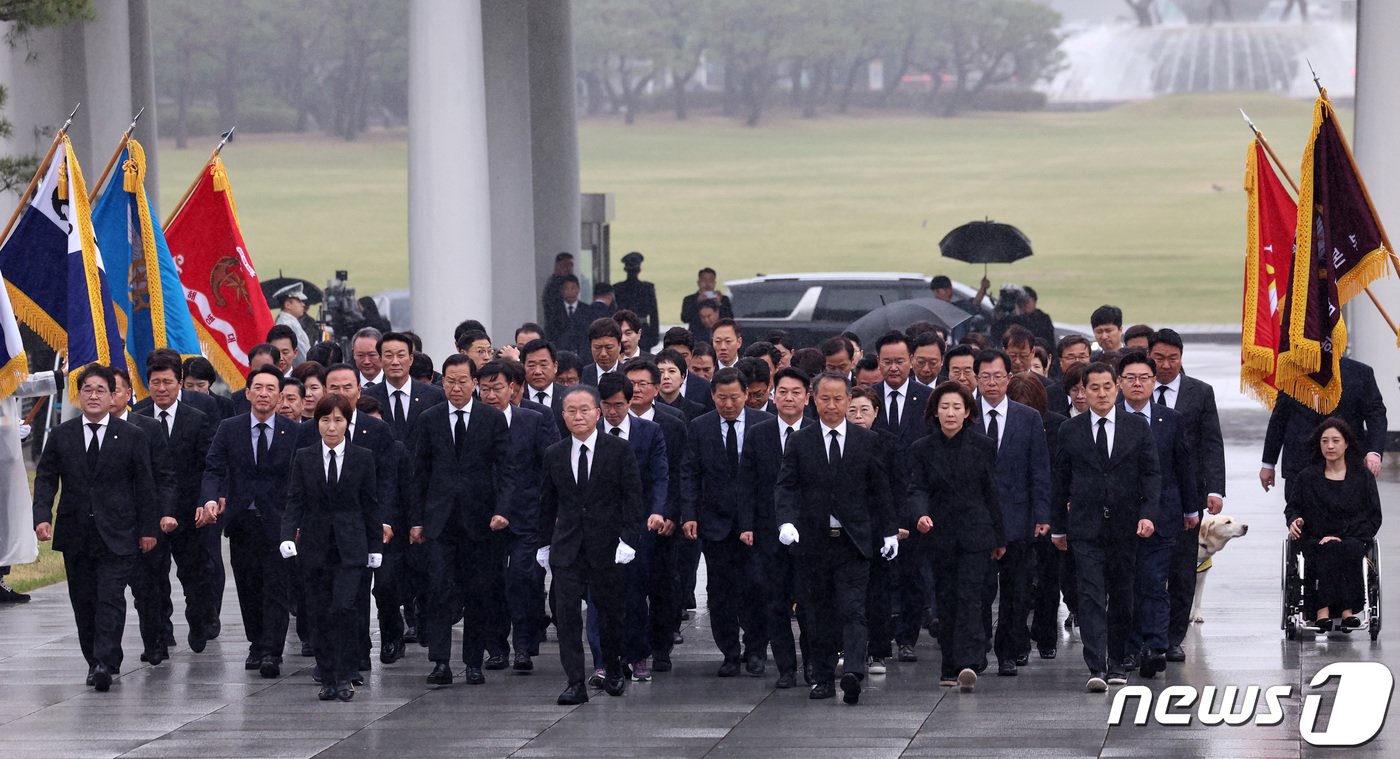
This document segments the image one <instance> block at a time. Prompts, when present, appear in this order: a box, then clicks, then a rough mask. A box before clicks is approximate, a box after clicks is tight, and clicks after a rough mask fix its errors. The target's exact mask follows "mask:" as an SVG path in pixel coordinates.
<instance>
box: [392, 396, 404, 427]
mask: <svg viewBox="0 0 1400 759" xmlns="http://www.w3.org/2000/svg"><path fill="white" fill-rule="evenodd" d="M403 423H404V417H403V391H402V390H395V391H394V424H398V425H402V424H403Z"/></svg>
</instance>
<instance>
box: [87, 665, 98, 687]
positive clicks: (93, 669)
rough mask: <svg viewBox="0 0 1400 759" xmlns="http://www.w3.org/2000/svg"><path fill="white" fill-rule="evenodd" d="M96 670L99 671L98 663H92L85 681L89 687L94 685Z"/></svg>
mask: <svg viewBox="0 0 1400 759" xmlns="http://www.w3.org/2000/svg"><path fill="white" fill-rule="evenodd" d="M96 672H97V665H96V664H94V665H92V666H91V667H88V674H87V680H85V681H84V682H86V683H87V687H89V688H91V687H92V685H93V677H94V674H95V673H96Z"/></svg>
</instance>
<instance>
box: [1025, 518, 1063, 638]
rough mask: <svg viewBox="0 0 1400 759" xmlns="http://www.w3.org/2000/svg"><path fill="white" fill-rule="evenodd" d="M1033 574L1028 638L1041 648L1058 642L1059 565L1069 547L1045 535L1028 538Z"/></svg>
mask: <svg viewBox="0 0 1400 759" xmlns="http://www.w3.org/2000/svg"><path fill="white" fill-rule="evenodd" d="M1031 555H1032V560H1033V563H1034V565H1035V566H1034V567H1033V569H1032V570H1031V576H1032V577H1033V578H1034V583H1033V590H1032V593H1031V601H1030V605H1031V612H1032V615H1033V616H1032V618H1031V630H1030V637H1031V640H1034V641H1035V644H1036V646H1038V647H1039V648H1040V649H1041V650H1042V651H1044V650H1047V649H1052V648H1057V647H1058V646H1059V643H1060V582H1061V581H1060V575H1061V572H1060V566H1061V564H1062V563H1063V560H1064V557H1066V556H1068V555H1069V552H1068V551H1060V550H1059V549H1058V548H1056V547H1055V544H1054V543H1051V542H1050V539H1049V538H1048V537H1046V538H1036V539H1035V540H1033V541H1031Z"/></svg>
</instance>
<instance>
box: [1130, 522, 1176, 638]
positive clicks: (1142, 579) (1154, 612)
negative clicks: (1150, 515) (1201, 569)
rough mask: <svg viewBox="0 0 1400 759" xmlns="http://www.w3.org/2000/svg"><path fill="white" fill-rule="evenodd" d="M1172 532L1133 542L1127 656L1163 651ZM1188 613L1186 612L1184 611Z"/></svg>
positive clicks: (1166, 619) (1169, 608)
mask: <svg viewBox="0 0 1400 759" xmlns="http://www.w3.org/2000/svg"><path fill="white" fill-rule="evenodd" d="M1175 540H1176V533H1175V532H1167V533H1165V534H1163V533H1160V532H1154V533H1152V537H1150V538H1138V539H1137V559H1136V561H1137V567H1136V568H1135V569H1136V572H1137V577H1136V578H1135V580H1134V582H1133V596H1134V598H1136V599H1137V606H1136V607H1135V608H1134V609H1133V626H1132V628H1131V630H1130V632H1129V634H1128V653H1130V654H1131V653H1136V652H1138V651H1140V650H1141V649H1144V648H1146V649H1148V650H1149V651H1151V652H1158V651H1165V650H1166V648H1167V639H1168V636H1167V627H1168V624H1169V619H1170V615H1171V601H1170V598H1169V596H1168V593H1167V572H1168V570H1169V569H1170V567H1171V559H1172V550H1173V541H1175ZM1188 611H1189V609H1188Z"/></svg>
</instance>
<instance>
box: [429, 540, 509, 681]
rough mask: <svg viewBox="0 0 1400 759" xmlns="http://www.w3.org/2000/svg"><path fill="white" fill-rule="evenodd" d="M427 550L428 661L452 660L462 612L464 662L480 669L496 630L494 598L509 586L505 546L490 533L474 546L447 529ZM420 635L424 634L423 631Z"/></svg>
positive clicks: (430, 543)
mask: <svg viewBox="0 0 1400 759" xmlns="http://www.w3.org/2000/svg"><path fill="white" fill-rule="evenodd" d="M427 546H428V578H429V579H428V583H429V590H428V610H427V617H428V619H427V633H426V636H427V642H428V658H429V659H431V660H433V661H435V662H446V661H449V660H451V658H452V623H453V620H454V619H455V618H456V616H457V613H458V612H462V661H463V663H465V664H466V665H467V666H468V667H480V666H481V660H482V654H483V652H484V651H485V650H486V640H487V637H488V635H489V633H490V631H491V630H492V629H494V628H495V626H496V624H497V623H496V622H495V615H496V608H495V606H494V604H493V602H492V593H493V592H494V589H495V588H499V587H500V586H501V584H502V583H503V582H505V540H504V536H503V535H500V534H499V533H492V534H490V535H488V536H487V537H486V538H485V539H483V540H472V539H471V538H469V537H468V536H467V534H466V532H465V531H464V530H462V529H461V528H459V527H456V526H453V525H449V526H448V527H446V528H444V529H443V531H442V534H441V535H439V536H438V537H437V538H435V539H433V540H431V541H429V542H428V544H427ZM419 634H420V635H423V632H422V631H421V629H420V631H419Z"/></svg>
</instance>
